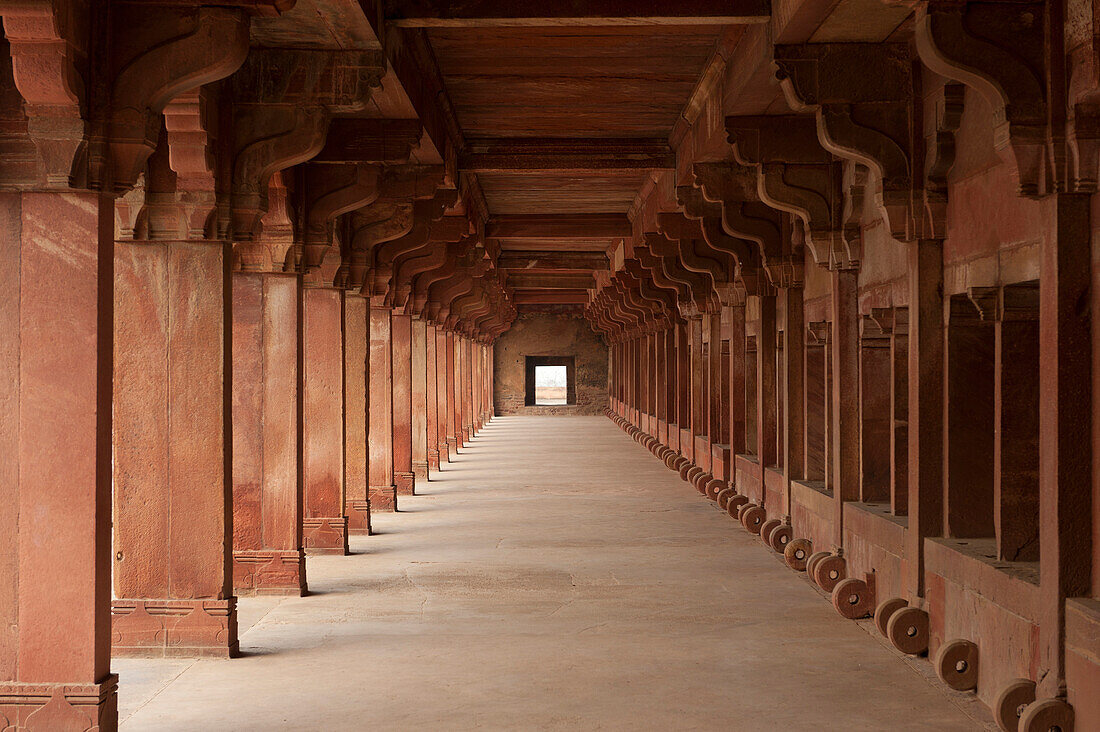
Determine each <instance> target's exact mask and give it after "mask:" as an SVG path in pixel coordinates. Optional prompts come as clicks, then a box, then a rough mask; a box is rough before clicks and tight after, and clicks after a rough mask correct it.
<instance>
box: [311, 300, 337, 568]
mask: <svg viewBox="0 0 1100 732" xmlns="http://www.w3.org/2000/svg"><path fill="white" fill-rule="evenodd" d="M343 301H344V292H343V291H342V290H338V289H335V288H331V287H307V288H304V289H303V290H302V498H303V503H304V509H303V517H302V534H303V543H304V544H305V550H306V552H307V553H310V552H312V553H316V554H347V551H348V520H347V517H346V516H345V515H344V347H343V320H344V307H343Z"/></svg>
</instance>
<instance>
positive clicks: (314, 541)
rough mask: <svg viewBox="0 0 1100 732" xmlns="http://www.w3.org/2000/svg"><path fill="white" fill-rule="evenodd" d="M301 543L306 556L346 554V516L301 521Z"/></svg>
mask: <svg viewBox="0 0 1100 732" xmlns="http://www.w3.org/2000/svg"><path fill="white" fill-rule="evenodd" d="M302 543H303V544H304V545H305V550H306V554H339V555H341V556H343V555H345V554H347V553H348V518H347V516H336V517H335V518H304V519H302Z"/></svg>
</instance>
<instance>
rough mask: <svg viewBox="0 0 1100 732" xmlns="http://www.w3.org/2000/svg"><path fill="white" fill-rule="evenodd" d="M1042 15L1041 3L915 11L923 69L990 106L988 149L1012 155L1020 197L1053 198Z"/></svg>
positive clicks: (949, 4)
mask: <svg viewBox="0 0 1100 732" xmlns="http://www.w3.org/2000/svg"><path fill="white" fill-rule="evenodd" d="M1045 15H1046V13H1045V8H1044V6H1043V3H1041V2H1033V3H1032V2H1018V1H1014V0H1004V1H1002V2H955V1H947V0H933V1H932V2H925V3H922V4H921V5H920V6H918V8H917V13H916V24H915V27H914V39H915V41H916V48H917V53H918V54H920V58H921V61H923V62H924V64H925V65H926V66H928V68H930V69H932V71H935V72H936V73H937V74H940V75H942V76H945V77H947V78H948V79H954V80H956V81H960V82H962V83H964V84H966V85H967V86H970V87H972V88H973V89H975V90H977V91H978V92H979V93H981V94H982V95H983V96H984V97H985V98H986V99H987V100H988V101H989V103H990V104H991V105H992V107H993V111H994V120H995V124H996V129H995V139H994V143H995V145H996V146H997V148H998V149H999V150H1006V151H1007V150H1011V153H1012V156H1013V159H1014V162H1015V164H1016V170H1017V175H1018V179H1019V192H1020V195H1022V196H1029V197H1035V196H1041V195H1044V194H1045V193H1049V192H1052V191H1053V190H1055V189H1056V188H1057V186H1058V182H1057V179H1056V176H1053V177H1055V180H1051V179H1050V178H1051V177H1052V176H1048V174H1047V173H1048V167H1049V166H1050V165H1051V164H1052V163H1053V162H1054V161H1052V160H1048V156H1047V137H1048V135H1047V117H1048V110H1047V98H1046V68H1045V66H1046V64H1045V61H1044V51H1045V48H1046V39H1045V28H1044V18H1045Z"/></svg>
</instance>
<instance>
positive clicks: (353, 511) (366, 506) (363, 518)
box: [344, 501, 371, 536]
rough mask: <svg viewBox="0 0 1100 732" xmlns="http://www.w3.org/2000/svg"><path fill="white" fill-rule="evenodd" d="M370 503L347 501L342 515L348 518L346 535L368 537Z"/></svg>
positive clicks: (369, 531)
mask: <svg viewBox="0 0 1100 732" xmlns="http://www.w3.org/2000/svg"><path fill="white" fill-rule="evenodd" d="M370 509H371V505H370V501H348V502H347V503H345V504H344V513H345V514H346V515H347V517H348V534H351V535H352V536H370V533H371V530H370Z"/></svg>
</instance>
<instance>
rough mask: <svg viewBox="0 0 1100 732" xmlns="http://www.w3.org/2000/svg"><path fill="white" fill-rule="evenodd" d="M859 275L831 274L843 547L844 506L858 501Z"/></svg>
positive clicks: (837, 513)
mask: <svg viewBox="0 0 1100 732" xmlns="http://www.w3.org/2000/svg"><path fill="white" fill-rule="evenodd" d="M858 283H859V272H858V271H857V270H847V269H843V270H840V269H838V270H833V272H832V285H833V287H832V290H833V293H832V294H833V297H832V316H833V330H832V343H831V346H832V356H833V358H832V363H833V376H832V379H833V381H832V417H831V419H832V455H833V462H832V472H833V485H832V488H833V504H834V514H833V542H834V544H835V547H836V548H838V549H839V548H841V547H843V545H844V503H845V501H858V500H859V289H858Z"/></svg>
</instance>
